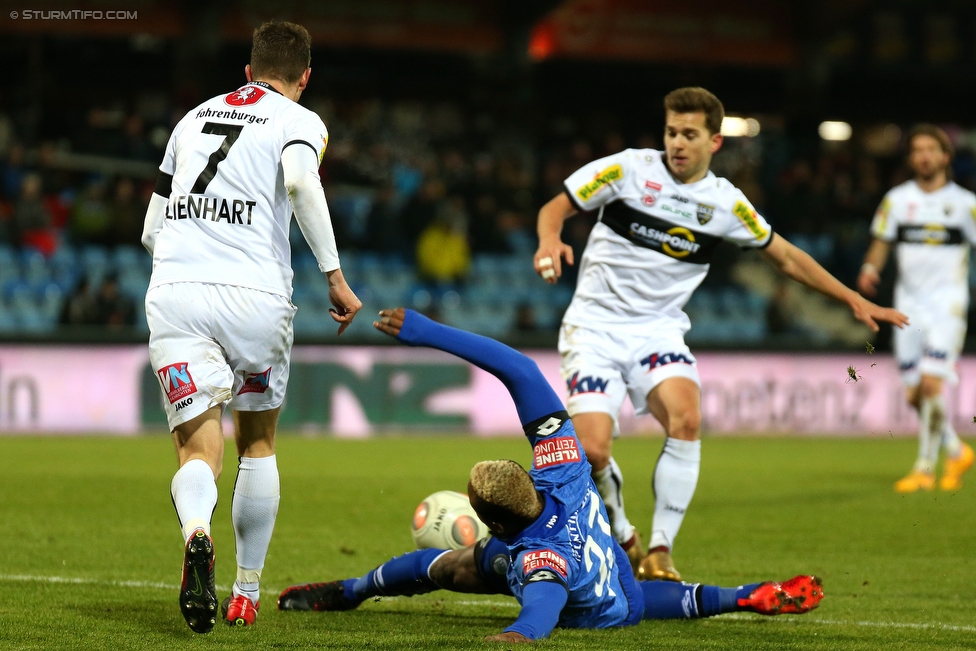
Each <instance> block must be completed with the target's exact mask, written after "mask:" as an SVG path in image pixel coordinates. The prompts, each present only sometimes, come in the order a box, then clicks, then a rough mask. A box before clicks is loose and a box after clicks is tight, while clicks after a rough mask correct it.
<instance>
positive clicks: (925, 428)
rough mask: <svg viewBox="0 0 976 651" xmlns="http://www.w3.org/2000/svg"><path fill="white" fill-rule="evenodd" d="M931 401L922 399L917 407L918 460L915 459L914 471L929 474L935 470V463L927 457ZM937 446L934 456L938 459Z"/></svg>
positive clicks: (929, 445) (929, 443) (929, 440)
mask: <svg viewBox="0 0 976 651" xmlns="http://www.w3.org/2000/svg"><path fill="white" fill-rule="evenodd" d="M932 407H933V405H932V399H931V398H922V403H921V404H920V405H919V407H918V458H917V459H915V470H917V471H918V472H927V473H931V472H933V471H934V470H935V462H934V461H933V460H932V459H931V457H930V456H929V450H930V448H931V447H932V445H931V439H930V437H929V431H930V430H931V429H932ZM938 454H939V446H938V443H936V445H935V455H936V458H938Z"/></svg>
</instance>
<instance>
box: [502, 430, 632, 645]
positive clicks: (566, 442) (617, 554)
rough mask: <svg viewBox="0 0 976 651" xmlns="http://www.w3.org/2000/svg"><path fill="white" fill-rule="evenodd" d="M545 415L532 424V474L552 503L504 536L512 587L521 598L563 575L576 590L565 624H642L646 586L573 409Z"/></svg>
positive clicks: (560, 579) (562, 621) (561, 620)
mask: <svg viewBox="0 0 976 651" xmlns="http://www.w3.org/2000/svg"><path fill="white" fill-rule="evenodd" d="M540 421H541V422H539V421H537V422H534V423H530V424H529V425H527V426H526V427H525V432H526V436H527V437H528V439H529V442H530V443H531V444H532V469H531V470H530V471H529V474H530V475H531V477H532V480H533V481H534V482H535V485H536V488H537V489H538V490H539V491H540V492H541V493H542V494H543V495H544V496H545V500H546V505H545V508H544V510H543V512H542V515H541V516H540V517H539V518H538V519H537V520H536V521H535V522H534V523H533V524H532V525H531V526H529V527H528V528H526V529H525V530H523V531H522V532H521V533H520V534H519V535H518V536H517V537H516V538H514V539H512V540H508V541H505V542H506V543H507V545H508V548H509V553H510V557H511V559H512V562H511V564H510V565H509V568H508V583H509V587H510V588H511V590H512V594H513V595H515V598H516V599H518V601H519V603H521V602H522V591H523V589H524V586H526V585H527V584H528V583H530V582H533V581H557V582H559V583H561V584H562V585H563V586H564V587H565V588H566V590H567V592H568V593H569V597H568V600H567V602H566V606H565V607H564V608H563V610H562V612H561V613H560V616H559V625H560V626H563V627H566V628H607V627H611V626H626V625H630V624H636V623H637V622H639V621H640V619H641V616H642V614H643V599H642V598H641V597H642V595H641V594H640V588H639V587H638V585H637V582H636V581H635V579H634V577H633V575H632V574H631V570H630V563H629V561H628V560H627V555H626V553H625V552H624V551H623V549H621V548H620V545H619V544H618V543H617V541H616V539H615V538H614V537H613V533H612V532H611V529H610V524H609V518H608V517H607V510H606V507H605V506H604V505H603V500H602V499H600V495H599V493H598V492H597V488H596V486H595V485H594V483H593V480H592V479H591V478H590V463H589V462H588V461H587V460H586V454H585V453H584V452H583V446H582V445H581V444H580V441H579V439H578V438H577V437H576V430H574V429H573V422H572V421H571V420H570V419H569V416H568V414H566V412H559V413H555V414H552V415H550V416H548V417H546V418H544V419H540ZM638 595H640V596H638Z"/></svg>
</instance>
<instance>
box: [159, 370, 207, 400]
mask: <svg viewBox="0 0 976 651" xmlns="http://www.w3.org/2000/svg"><path fill="white" fill-rule="evenodd" d="M156 374H157V375H158V376H159V383H160V384H161V385H162V387H163V391H165V392H166V397H167V398H168V399H169V404H173V403H175V402H177V401H179V400H182V399H183V398H186V397H187V396H189V395H192V394H194V393H196V392H197V385H196V384H194V382H193V376H191V375H190V363H189V362H176V363H175V364H170V365H169V366H164V367H163V368H161V369H159V370H158V371H156Z"/></svg>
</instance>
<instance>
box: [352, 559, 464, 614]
mask: <svg viewBox="0 0 976 651" xmlns="http://www.w3.org/2000/svg"><path fill="white" fill-rule="evenodd" d="M445 551H447V550H444V549H421V550H419V551H416V552H409V553H407V554H404V555H403V556H396V557H395V558H391V559H390V560H388V561H387V562H385V563H383V564H382V565H380V566H379V567H377V568H376V569H375V570H372V571H370V572H369V573H368V574H366V576H362V577H360V578H358V579H346V580H345V581H343V582H342V585H343V589H344V592H345V596H346V598H347V599H350V600H351V601H356V602H362V601H365V600H366V599H369V598H370V597H376V596H381V595H382V596H386V597H393V596H407V597H409V596H412V595H415V594H424V593H425V592H432V591H434V590H438V589H439V588H438V585H437V584H436V583H434V582H433V581H431V580H430V576H429V571H430V566H431V564H432V563H433V562H434V560H436V559H437V558H438V557H439V556H440V555H441V554H443V553H444V552H445Z"/></svg>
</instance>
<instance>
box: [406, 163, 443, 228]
mask: <svg viewBox="0 0 976 651" xmlns="http://www.w3.org/2000/svg"><path fill="white" fill-rule="evenodd" d="M446 193H447V189H446V188H445V187H444V183H443V182H441V180H440V179H438V178H436V177H431V178H428V179H425V180H424V182H423V184H422V185H421V186H420V189H419V190H418V191H417V194H415V195H414V196H413V197H412V198H411V199H410V201H409V202H407V205H406V206H404V208H403V212H401V213H400V224H401V225H402V226H403V234H404V236H406V238H407V240H408V241H410V242H416V241H417V240H418V238H419V237H420V234H421V233H423V232H424V230H425V229H426V228H427V227H428V226H429V225H430V224H431V222H433V220H434V216H435V215H436V214H437V209H438V205H439V204H440V202H441V201H442V200H443V198H444V195H445V194H446Z"/></svg>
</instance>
